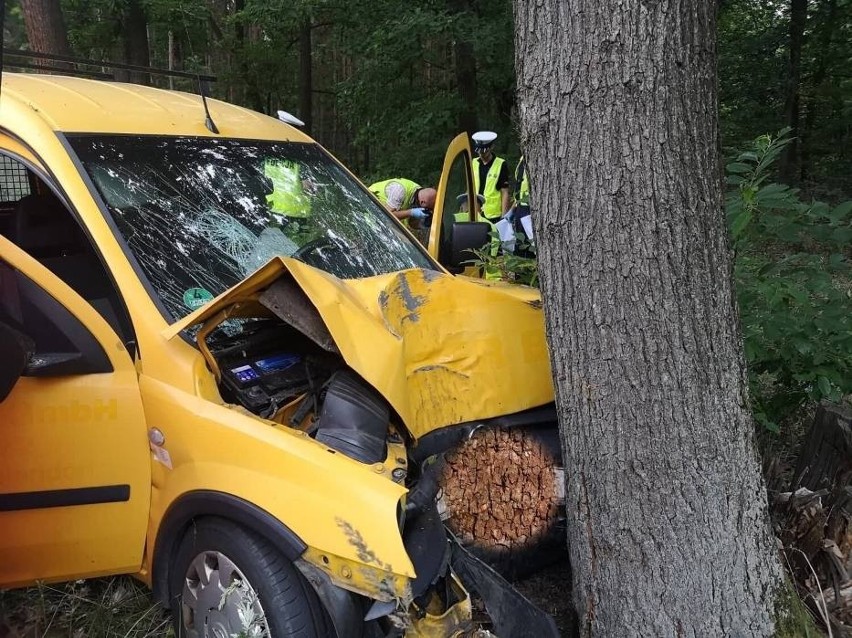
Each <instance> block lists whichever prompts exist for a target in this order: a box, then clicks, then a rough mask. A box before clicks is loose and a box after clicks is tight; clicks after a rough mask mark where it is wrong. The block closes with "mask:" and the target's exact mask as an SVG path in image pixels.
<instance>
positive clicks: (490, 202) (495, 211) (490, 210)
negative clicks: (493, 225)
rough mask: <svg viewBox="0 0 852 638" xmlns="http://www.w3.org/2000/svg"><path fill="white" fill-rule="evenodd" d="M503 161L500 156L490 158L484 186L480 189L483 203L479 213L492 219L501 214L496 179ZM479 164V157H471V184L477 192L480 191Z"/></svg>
mask: <svg viewBox="0 0 852 638" xmlns="http://www.w3.org/2000/svg"><path fill="white" fill-rule="evenodd" d="M504 161H505V160H503V158H502V157H495V158H494V159H493V160H491V166H489V167H488V173H487V174H486V176H485V188H484V189H483V190H482V194H483V195H484V196H485V203H484V204H483V205H482V208H481V210H480V213H481V215H484V216H485V217H490V218H492V219H493V218H495V217H502V215H503V200H502V197H501V195H500V191H499V190H498V188H497V179H498V178H499V177H500V168H501V167H502V166H503V162H504ZM479 164H480V162H479V158H478V157H475V158H474V159H473V184H474V189H475V190H476V192H477V193H478V192H480V191H479Z"/></svg>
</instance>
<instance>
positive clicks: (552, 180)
mask: <svg viewBox="0 0 852 638" xmlns="http://www.w3.org/2000/svg"><path fill="white" fill-rule="evenodd" d="M514 8H515V9H514V10H515V28H516V64H517V70H518V94H519V107H520V111H519V112H520V118H521V133H522V141H523V145H524V146H525V151H526V157H527V161H528V163H529V171H530V180H531V187H532V194H531V196H532V202H531V203H532V209H533V211H534V215H533V221H534V225H535V232H536V238H537V243H538V258H539V264H540V271H541V284H542V291H543V297H544V308H545V313H546V322H547V331H548V339H549V343H550V347H551V359H552V367H553V373H554V377H555V385H556V392H557V406H558V412H559V419H560V431H561V436H562V446H563V454H564V466H565V474H566V493H565V501H566V507H567V517H568V544H569V554H570V558H571V564H572V573H573V593H574V603H575V608H576V610H577V614H578V619H579V627H580V633H581V635H583V636H770V635H772V633H773V628H774V606H775V603H776V597H777V595H778V594H779V593H780V591H781V588H782V587H783V578H782V571H781V567H780V562H779V560H778V557H777V555H776V552H775V550H774V544H773V539H772V535H771V533H770V528H769V518H768V508H767V503H766V491H765V488H764V483H763V479H762V477H761V474H760V469H759V466H758V462H757V458H756V453H755V449H754V443H753V430H752V421H751V417H750V414H749V410H748V398H747V385H746V376H745V364H744V359H743V355H742V343H741V336H740V333H739V328H738V319H737V311H736V306H735V301H734V294H733V290H732V281H731V257H730V253H729V249H728V244H727V237H726V230H725V216H724V211H723V204H722V177H721V167H720V161H719V152H718V128H717V102H716V100H717V98H716V96H717V87H716V51H715V30H716V15H715V10H716V3H714V2H705V1H704V0H657V1H654V2H651V1H645V2H635V3H625V2H621V1H620V0H578V1H577V2H574V3H564V2H559V1H557V0H541V1H540V2H535V3H530V2H526V1H525V0H517V1H516V2H515V5H514Z"/></svg>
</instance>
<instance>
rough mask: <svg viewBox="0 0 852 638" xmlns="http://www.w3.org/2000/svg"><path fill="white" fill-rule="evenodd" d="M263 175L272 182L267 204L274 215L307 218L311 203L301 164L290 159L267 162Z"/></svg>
mask: <svg viewBox="0 0 852 638" xmlns="http://www.w3.org/2000/svg"><path fill="white" fill-rule="evenodd" d="M263 174H264V175H265V176H266V177H267V178H268V179H269V181H270V182H272V192H270V193H269V194H268V195H267V196H266V204H267V206H269V209H270V210H271V211H272V212H273V213H277V214H279V215H286V216H287V217H307V216H308V214H309V213H310V210H311V202H310V198H309V197H308V194H307V193H306V192H305V186H304V183H303V180H302V176H301V175H300V169H299V164H298V163H297V162H294V161H293V160H290V159H280V160H277V159H276V160H267V161H266V162H264V164H263Z"/></svg>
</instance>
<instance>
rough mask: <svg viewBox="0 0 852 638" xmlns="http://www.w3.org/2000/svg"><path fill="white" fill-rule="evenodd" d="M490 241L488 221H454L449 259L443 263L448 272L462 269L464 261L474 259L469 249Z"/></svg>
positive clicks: (484, 244)
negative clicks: (446, 262)
mask: <svg viewBox="0 0 852 638" xmlns="http://www.w3.org/2000/svg"><path fill="white" fill-rule="evenodd" d="M490 241H491V224H489V223H488V222H455V223H454V224H453V232H452V244H451V247H450V259H449V262H450V263H448V264H444V266H446V268H447V270H449V271H450V272H461V271H462V270H464V266H465V262H467V261H471V260H472V259H474V258H475V257H474V255H473V253H471V252H470V251H471V250H478V249H480V248H482V247H484V246H486V245H487V244H488V243H489V242H490Z"/></svg>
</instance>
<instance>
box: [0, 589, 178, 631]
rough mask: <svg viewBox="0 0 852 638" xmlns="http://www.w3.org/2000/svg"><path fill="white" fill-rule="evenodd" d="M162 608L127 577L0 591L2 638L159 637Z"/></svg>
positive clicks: (165, 622)
mask: <svg viewBox="0 0 852 638" xmlns="http://www.w3.org/2000/svg"><path fill="white" fill-rule="evenodd" d="M173 635H174V633H173V632H172V629H171V623H170V619H169V616H168V613H167V612H166V610H164V609H163V608H162V607H160V606H159V605H158V604H157V603H155V602H154V599H153V598H152V597H151V593H150V591H149V590H148V589H147V588H146V587H145V586H144V585H143V584H141V583H139V582H137V581H135V580H133V579H132V578H129V577H125V576H122V577H117V578H100V579H94V580H86V581H82V580H78V581H74V582H69V583H60V584H57V585H44V584H40V585H37V586H35V587H30V588H29V589H17V590H9V591H2V592H0V636H2V637H3V638H37V637H44V638H60V637H66V636H67V637H68V638H88V637H92V638H118V637H121V638H165V637H170V636H173Z"/></svg>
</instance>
